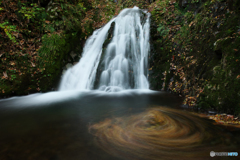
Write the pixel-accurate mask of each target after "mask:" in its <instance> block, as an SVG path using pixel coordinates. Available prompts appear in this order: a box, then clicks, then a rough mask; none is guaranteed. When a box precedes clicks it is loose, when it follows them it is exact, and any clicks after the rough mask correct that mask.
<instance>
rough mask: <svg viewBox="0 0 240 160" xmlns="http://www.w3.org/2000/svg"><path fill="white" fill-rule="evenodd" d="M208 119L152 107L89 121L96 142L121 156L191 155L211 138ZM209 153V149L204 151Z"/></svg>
mask: <svg viewBox="0 0 240 160" xmlns="http://www.w3.org/2000/svg"><path fill="white" fill-rule="evenodd" d="M209 128H211V126H209V123H207V122H206V120H204V119H201V118H199V117H197V116H194V115H193V114H189V113H187V112H184V111H179V110H175V109H170V108H164V107H160V108H152V109H149V110H147V111H146V112H143V113H139V114H136V115H132V116H129V117H118V118H113V119H106V120H104V121H103V122H100V123H97V124H94V125H91V126H90V127H89V131H90V133H91V134H93V135H94V136H95V137H96V139H95V141H96V143H97V144H98V145H99V146H100V147H101V148H103V149H104V150H105V151H106V152H108V153H109V154H112V155H114V156H117V157H120V158H124V159H153V160H155V159H176V158H177V159H179V158H180V157H182V158H181V159H192V158H193V157H194V156H196V155H198V154H199V155H201V153H200V152H199V148H204V145H205V146H206V144H207V142H209V140H210V139H212V138H213V134H214V133H212V132H211V131H209ZM207 153H208V154H207V156H208V157H209V152H207Z"/></svg>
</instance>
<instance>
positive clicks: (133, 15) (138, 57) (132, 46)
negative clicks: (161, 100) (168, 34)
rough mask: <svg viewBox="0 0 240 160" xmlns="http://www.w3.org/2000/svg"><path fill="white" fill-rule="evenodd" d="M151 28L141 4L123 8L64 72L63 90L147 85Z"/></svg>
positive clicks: (128, 87) (145, 87) (92, 37)
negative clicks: (77, 60) (106, 42)
mask: <svg viewBox="0 0 240 160" xmlns="http://www.w3.org/2000/svg"><path fill="white" fill-rule="evenodd" d="M112 24H114V30H113V33H112V37H111V40H110V42H109V43H108V44H107V46H106V48H105V49H103V44H104V42H105V40H106V39H107V37H108V34H110V33H109V30H110V28H111V25H112ZM149 30H150V13H147V12H146V11H143V10H141V9H139V8H138V7H134V8H127V9H124V10H122V11H121V12H120V14H119V15H118V16H117V17H115V18H113V19H112V20H111V21H109V22H108V23H107V24H106V25H105V26H104V27H102V28H100V29H98V30H96V31H94V33H93V35H92V36H91V37H90V38H89V39H88V40H87V41H86V44H85V47H84V49H83V53H82V58H81V59H80V61H79V62H78V63H77V64H76V65H75V66H73V67H72V68H70V69H68V70H67V72H66V73H65V74H64V75H63V78H62V81H61V84H60V91H62V90H92V89H98V90H102V91H107V92H114V91H120V90H126V89H148V88H149V83H148V79H147V77H148V53H149V48H150V45H149Z"/></svg>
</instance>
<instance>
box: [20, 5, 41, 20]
mask: <svg viewBox="0 0 240 160" xmlns="http://www.w3.org/2000/svg"><path fill="white" fill-rule="evenodd" d="M21 6H22V7H21V9H20V10H19V11H18V12H19V13H21V14H22V15H23V16H24V17H26V18H27V19H34V18H35V17H36V15H37V14H41V13H42V12H43V10H44V8H43V7H39V6H38V5H37V4H36V3H32V4H31V5H30V7H28V6H27V5H26V4H25V3H21Z"/></svg>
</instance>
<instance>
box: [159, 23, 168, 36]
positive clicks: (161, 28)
mask: <svg viewBox="0 0 240 160" xmlns="http://www.w3.org/2000/svg"><path fill="white" fill-rule="evenodd" d="M157 31H158V32H159V33H160V35H161V36H165V35H167V34H168V32H169V29H167V28H166V27H165V26H164V25H162V24H159V27H158V28H157Z"/></svg>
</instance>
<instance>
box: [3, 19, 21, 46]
mask: <svg viewBox="0 0 240 160" xmlns="http://www.w3.org/2000/svg"><path fill="white" fill-rule="evenodd" d="M0 28H2V29H4V32H5V33H6V35H7V36H8V38H9V39H10V40H11V41H12V42H13V43H17V40H16V38H15V37H14V35H13V34H12V32H17V31H18V30H17V29H16V26H15V25H9V22H4V23H0Z"/></svg>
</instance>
